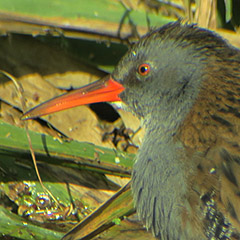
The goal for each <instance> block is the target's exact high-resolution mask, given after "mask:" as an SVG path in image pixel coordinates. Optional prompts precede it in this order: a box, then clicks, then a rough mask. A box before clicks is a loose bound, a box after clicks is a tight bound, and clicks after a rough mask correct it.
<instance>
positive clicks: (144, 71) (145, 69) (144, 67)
mask: <svg viewBox="0 0 240 240" xmlns="http://www.w3.org/2000/svg"><path fill="white" fill-rule="evenodd" d="M149 72H150V66H149V64H147V63H143V64H141V65H139V67H138V73H139V74H140V75H142V76H146V75H147V74H148V73H149Z"/></svg>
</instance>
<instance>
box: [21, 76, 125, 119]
mask: <svg viewBox="0 0 240 240" xmlns="http://www.w3.org/2000/svg"><path fill="white" fill-rule="evenodd" d="M123 90H124V87H123V86H122V85H121V84H120V83H118V82H116V81H115V80H113V78H112V77H111V76H110V75H108V76H106V77H104V78H102V79H101V80H98V81H96V82H93V83H91V84H89V85H86V86H84V87H82V88H79V89H76V90H73V91H71V92H69V93H66V94H63V95H61V96H59V97H56V98H53V99H50V100H48V101H46V102H44V103H42V104H40V105H38V106H36V107H34V108H32V109H30V110H29V111H27V112H26V113H25V114H24V115H23V116H22V119H23V120H27V119H32V118H36V117H40V116H44V115H47V114H50V113H54V112H58V111H62V110H65V109H68V108H73V107H77V106H80V105H84V104H90V103H97V102H115V101H121V99H120V97H119V96H118V95H119V94H120V93H121V92H122V91H123Z"/></svg>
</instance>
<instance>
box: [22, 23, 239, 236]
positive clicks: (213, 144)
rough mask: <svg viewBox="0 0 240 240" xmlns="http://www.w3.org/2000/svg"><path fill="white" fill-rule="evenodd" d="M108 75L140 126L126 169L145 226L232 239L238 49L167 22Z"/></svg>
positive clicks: (160, 232)
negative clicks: (140, 134) (130, 166)
mask: <svg viewBox="0 0 240 240" xmlns="http://www.w3.org/2000/svg"><path fill="white" fill-rule="evenodd" d="M111 79H114V82H115V81H116V82H117V84H119V85H121V86H122V87H123V88H122V89H121V91H120V92H117V97H120V99H121V100H122V101H123V102H125V103H126V105H127V107H128V108H129V109H130V110H131V111H132V112H134V113H135V114H136V115H137V116H138V117H139V118H141V119H142V122H143V125H144V127H145V128H146V134H145V137H144V141H143V144H142V146H141V148H140V150H139V152H138V154H137V157H136V161H135V164H134V167H133V173H132V191H133V196H134V201H135V205H136V209H137V213H138V215H139V217H140V219H141V220H143V223H144V224H145V226H146V227H147V228H148V229H151V231H152V232H153V234H154V236H156V238H158V239H161V240H195V239H196V240H201V239H203V240H205V239H209V240H210V239H211V240H215V239H216V240H227V239H240V146H239V144H240V51H239V50H238V49H236V48H234V47H232V46H231V45H229V44H228V43H226V41H224V40H223V39H222V38H221V37H219V36H218V35H215V34H214V33H213V32H211V31H209V30H205V29H201V28H198V27H196V26H195V25H187V24H185V25H183V24H181V23H179V22H175V23H170V24H167V25H165V26H163V27H161V28H158V29H154V30H152V31H151V32H150V33H148V34H147V35H146V36H144V37H143V38H142V39H141V40H140V41H139V42H137V43H136V44H135V45H134V46H133V47H132V48H131V49H130V50H129V51H128V52H127V54H126V55H125V56H124V57H123V58H122V60H121V61H120V62H119V64H118V65H117V67H116V69H115V70H114V72H113V73H112V77H111ZM103 85H104V88H105V87H106V88H107V82H104V84H103ZM79 92H81V91H79ZM85 93H86V91H85V92H84V94H85ZM85 95H86V94H85ZM81 97H82V95H81ZM117 97H116V99H117ZM60 98H61V97H60ZM60 98H59V100H60ZM84 103H86V102H84ZM47 104H48V103H47ZM79 105H80V102H79ZM44 106H45V105H44ZM74 106H75V105H74ZM35 110H36V109H35ZM35 110H34V111H35ZM42 113H43V114H44V111H43V112H42ZM28 114H29V113H27V115H28ZM30 117H31V116H30Z"/></svg>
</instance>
